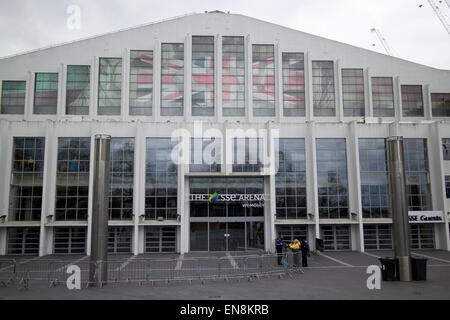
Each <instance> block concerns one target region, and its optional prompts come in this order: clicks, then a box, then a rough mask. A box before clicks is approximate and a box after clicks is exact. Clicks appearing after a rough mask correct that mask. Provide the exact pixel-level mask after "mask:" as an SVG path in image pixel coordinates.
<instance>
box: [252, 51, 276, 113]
mask: <svg viewBox="0 0 450 320" xmlns="http://www.w3.org/2000/svg"><path fill="white" fill-rule="evenodd" d="M252 52H253V53H252V55H253V57H252V62H253V63H252V69H253V116H256V117H257V116H271V117H273V116H275V49H274V46H273V45H260V44H254V45H253V51H252Z"/></svg>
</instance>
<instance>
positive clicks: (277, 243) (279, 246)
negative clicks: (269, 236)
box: [275, 233, 287, 266]
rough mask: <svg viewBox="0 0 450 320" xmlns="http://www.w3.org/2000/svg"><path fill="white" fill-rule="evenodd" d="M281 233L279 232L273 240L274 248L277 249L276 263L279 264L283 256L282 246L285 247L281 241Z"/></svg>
mask: <svg viewBox="0 0 450 320" xmlns="http://www.w3.org/2000/svg"><path fill="white" fill-rule="evenodd" d="M283 238H284V237H283V235H282V234H281V233H280V234H279V235H278V238H277V240H276V241H275V248H276V249H277V260H278V265H279V266H281V258H282V256H283V248H287V245H286V243H284V241H283Z"/></svg>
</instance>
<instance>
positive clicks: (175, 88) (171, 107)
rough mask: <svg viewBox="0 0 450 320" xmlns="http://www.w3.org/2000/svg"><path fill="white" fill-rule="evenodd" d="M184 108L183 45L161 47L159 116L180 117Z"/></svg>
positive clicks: (164, 45)
mask: <svg viewBox="0 0 450 320" xmlns="http://www.w3.org/2000/svg"><path fill="white" fill-rule="evenodd" d="M183 106H184V45H183V44H182V43H163V44H162V45H161V115H162V116H182V115H183Z"/></svg>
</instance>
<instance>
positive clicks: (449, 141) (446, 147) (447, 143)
mask: <svg viewBox="0 0 450 320" xmlns="http://www.w3.org/2000/svg"><path fill="white" fill-rule="evenodd" d="M442 153H443V155H444V160H450V138H444V139H442Z"/></svg>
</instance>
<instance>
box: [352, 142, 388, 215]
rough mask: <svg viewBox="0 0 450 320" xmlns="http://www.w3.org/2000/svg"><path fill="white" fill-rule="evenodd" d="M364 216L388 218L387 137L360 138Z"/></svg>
mask: <svg viewBox="0 0 450 320" xmlns="http://www.w3.org/2000/svg"><path fill="white" fill-rule="evenodd" d="M359 168H360V176H361V202H362V211H363V218H388V217H389V216H390V209H389V208H390V206H389V183H388V170H387V161H386V143H385V139H359Z"/></svg>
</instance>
